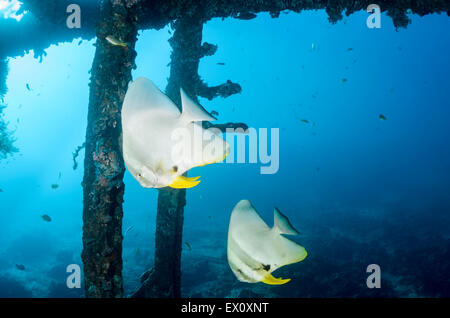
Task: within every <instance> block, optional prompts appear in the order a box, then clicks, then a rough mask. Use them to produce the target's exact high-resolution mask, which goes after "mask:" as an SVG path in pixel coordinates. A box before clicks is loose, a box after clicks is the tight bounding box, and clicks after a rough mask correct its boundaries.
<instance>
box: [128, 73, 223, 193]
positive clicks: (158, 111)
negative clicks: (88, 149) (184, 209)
mask: <svg viewBox="0 0 450 318" xmlns="http://www.w3.org/2000/svg"><path fill="white" fill-rule="evenodd" d="M180 94H181V104H182V112H181V113H180V111H179V109H178V108H177V107H176V105H175V104H174V103H173V102H172V100H170V98H169V97H168V96H166V95H165V94H164V93H162V92H161V91H160V90H159V89H158V88H157V87H156V86H155V84H153V82H152V81H150V80H149V79H147V78H145V77H140V78H138V79H136V80H135V81H134V82H130V84H129V85H128V90H127V93H126V95H125V99H124V102H123V107H122V132H123V145H122V146H123V157H124V161H125V165H126V166H127V168H128V170H129V171H130V173H131V174H132V175H133V177H134V178H135V179H136V180H137V181H139V183H140V184H141V186H143V187H145V188H162V187H166V186H170V187H172V188H192V187H194V186H196V185H197V184H198V183H199V182H200V180H198V179H199V178H200V177H195V178H189V177H185V176H183V174H184V173H185V172H186V171H187V170H189V169H191V168H193V167H197V166H204V165H207V164H210V163H215V162H221V161H223V159H225V157H226V156H227V155H228V153H229V145H228V143H226V142H225V141H224V140H223V139H222V136H221V132H220V131H219V130H218V129H204V128H202V126H201V121H213V120H215V118H214V117H212V116H211V115H210V114H208V113H207V112H206V111H205V110H204V109H203V108H202V107H201V106H199V105H197V104H196V103H195V102H194V101H192V99H190V98H189V97H188V96H187V95H186V93H185V92H184V91H183V89H180Z"/></svg>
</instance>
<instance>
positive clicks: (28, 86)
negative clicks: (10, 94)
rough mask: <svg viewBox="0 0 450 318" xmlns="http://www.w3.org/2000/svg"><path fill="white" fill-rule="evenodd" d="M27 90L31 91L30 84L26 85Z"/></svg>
mask: <svg viewBox="0 0 450 318" xmlns="http://www.w3.org/2000/svg"><path fill="white" fill-rule="evenodd" d="M27 89H28V90H29V91H31V88H30V84H28V83H27Z"/></svg>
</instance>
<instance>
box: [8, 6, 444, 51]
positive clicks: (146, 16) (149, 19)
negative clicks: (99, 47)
mask: <svg viewBox="0 0 450 318" xmlns="http://www.w3.org/2000/svg"><path fill="white" fill-rule="evenodd" d="M21 1H22V2H23V6H22V9H23V10H27V11H29V13H28V14H26V15H24V17H23V19H22V20H21V21H20V22H17V21H15V20H13V19H0V57H2V56H3V57H9V56H11V57H14V56H21V55H23V54H24V53H26V52H28V51H29V50H34V52H35V55H37V56H39V55H41V54H43V53H44V49H46V48H47V47H49V46H50V45H51V44H58V43H60V42H71V41H73V39H76V38H80V37H81V38H83V39H92V38H93V37H94V36H95V32H94V27H95V23H96V21H97V20H98V17H99V1H95V0H77V1H75V3H77V4H79V5H80V7H81V21H82V25H81V29H69V28H68V27H67V26H66V19H67V16H68V13H66V8H67V6H68V5H69V4H71V3H73V2H74V1H73V0H55V1H45V2H44V1H42V0H21ZM110 1H111V0H110ZM128 1H130V3H132V2H133V0H128ZM371 3H373V0H364V1H356V0H335V1H329V0H258V1H255V0H145V5H144V10H143V11H142V12H141V16H140V19H139V22H138V23H139V29H160V28H163V27H164V26H166V25H167V24H169V23H170V22H172V21H174V20H175V19H177V18H179V17H181V16H183V15H187V14H188V15H191V16H195V17H196V18H198V19H200V20H202V21H203V22H206V21H208V20H210V19H213V18H226V17H234V18H238V19H251V18H252V17H253V16H254V14H256V13H260V12H269V13H270V14H271V16H272V17H278V15H279V14H280V12H282V11H285V10H290V11H294V12H301V11H303V10H319V9H324V10H326V12H327V13H328V16H329V20H330V22H332V23H336V22H337V21H339V20H340V19H342V17H343V14H345V15H350V14H352V13H354V12H357V11H360V10H366V8H367V6H368V5H369V4H371ZM377 3H378V4H379V5H380V7H381V10H382V11H383V12H387V14H388V15H389V16H390V17H391V18H392V19H393V22H394V25H395V26H396V27H406V26H407V25H408V23H409V19H408V17H407V14H406V13H407V12H409V13H414V14H418V15H419V16H424V15H427V14H431V13H441V12H445V13H447V15H450V1H446V0H427V1H415V0H403V1H388V0H378V1H377ZM408 10H410V11H408Z"/></svg>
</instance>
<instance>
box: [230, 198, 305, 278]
mask: <svg viewBox="0 0 450 318" xmlns="http://www.w3.org/2000/svg"><path fill="white" fill-rule="evenodd" d="M281 234H289V235H297V234H299V233H298V231H297V230H296V229H294V228H293V227H292V225H291V224H290V223H289V220H288V219H287V218H286V217H285V216H284V215H283V214H282V213H281V212H280V211H279V210H278V209H277V208H275V209H274V225H273V227H272V228H269V227H268V226H267V224H266V223H265V222H264V221H263V219H261V217H260V216H259V215H258V212H256V210H255V208H254V207H253V206H252V204H251V203H250V201H248V200H241V201H239V203H238V204H236V206H235V207H234V209H233V212H232V213H231V219H230V225H229V228H228V250H227V256H228V264H229V265H230V267H231V270H232V271H233V273H234V275H236V277H237V278H238V279H239V280H240V281H241V282H247V283H257V282H263V283H266V284H270V285H281V284H285V283H287V282H289V281H290V279H282V278H281V277H280V278H275V277H273V276H272V274H271V273H272V272H273V271H274V270H276V269H277V268H280V267H282V266H284V265H288V264H293V263H297V262H300V261H302V260H303V259H304V258H305V257H306V255H307V253H306V250H305V249H304V248H303V247H302V246H300V245H298V244H297V243H295V242H293V241H291V240H289V239H287V238H285V237H284V236H282V235H281Z"/></svg>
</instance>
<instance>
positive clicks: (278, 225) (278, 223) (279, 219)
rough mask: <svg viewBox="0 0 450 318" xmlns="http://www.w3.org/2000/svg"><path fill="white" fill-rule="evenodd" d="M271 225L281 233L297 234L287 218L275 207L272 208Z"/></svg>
mask: <svg viewBox="0 0 450 318" xmlns="http://www.w3.org/2000/svg"><path fill="white" fill-rule="evenodd" d="M273 227H274V228H275V229H277V230H278V231H279V232H280V233H281V234H289V235H297V234H299V232H298V231H297V230H296V229H295V228H294V227H293V226H292V224H291V222H289V220H288V218H287V217H286V216H285V215H284V214H283V213H281V212H280V210H278V209H277V208H274V209H273Z"/></svg>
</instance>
